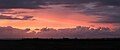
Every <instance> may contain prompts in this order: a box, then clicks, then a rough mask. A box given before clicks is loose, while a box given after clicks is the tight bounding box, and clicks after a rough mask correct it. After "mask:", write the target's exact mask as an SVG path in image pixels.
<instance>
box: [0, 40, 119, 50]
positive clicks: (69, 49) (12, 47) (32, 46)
mask: <svg viewBox="0 0 120 50" xmlns="http://www.w3.org/2000/svg"><path fill="white" fill-rule="evenodd" d="M119 40H120V38H102V39H77V38H75V39H69V38H62V39H53V38H48V39H44V38H41V39H39V38H33V39H30V38H25V39H17V40H15V39H13V40H11V39H10V40H5V39H2V40H0V50H5V49H9V50H23V49H25V50H81V49H89V50H90V49H92V50H93V49H96V50H98V49H112V50H116V49H117V50H119V46H120V45H119V44H120V41H119Z"/></svg>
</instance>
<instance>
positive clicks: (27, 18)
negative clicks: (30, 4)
mask: <svg viewBox="0 0 120 50" xmlns="http://www.w3.org/2000/svg"><path fill="white" fill-rule="evenodd" d="M32 18H33V16H23V17H22V18H18V17H12V16H5V15H0V19H7V20H30V19H32Z"/></svg>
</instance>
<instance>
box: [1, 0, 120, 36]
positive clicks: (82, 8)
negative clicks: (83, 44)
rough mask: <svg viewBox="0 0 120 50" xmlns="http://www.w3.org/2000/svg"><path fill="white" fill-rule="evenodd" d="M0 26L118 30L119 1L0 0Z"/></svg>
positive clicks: (119, 20)
mask: <svg viewBox="0 0 120 50" xmlns="http://www.w3.org/2000/svg"><path fill="white" fill-rule="evenodd" d="M0 26H1V28H2V27H3V28H4V27H5V28H6V27H7V26H11V27H13V28H17V29H26V28H30V29H32V30H34V29H36V28H38V29H41V28H45V27H50V28H55V29H61V28H62V29H64V28H74V27H76V26H85V27H94V28H99V27H106V28H107V27H108V28H110V29H116V28H119V27H120V0H0ZM1 28H0V29H1ZM15 30H16V29H15ZM78 32H79V31H78ZM86 32H87V31H86ZM109 32H110V31H109ZM109 32H108V33H109ZM110 33H111V32H110ZM118 33H119V32H117V34H118ZM53 34H54V33H53ZM45 35H46V34H45ZM47 35H48V34H47ZM54 35H55V34H54ZM27 36H28V35H27ZM42 36H44V35H42ZM61 36H62V35H61ZM8 37H9V36H8ZM70 37H71V36H70ZM72 37H73V36H72ZM100 37H102V36H100ZM118 37H119V36H118Z"/></svg>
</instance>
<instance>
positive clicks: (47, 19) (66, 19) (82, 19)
mask: <svg viewBox="0 0 120 50" xmlns="http://www.w3.org/2000/svg"><path fill="white" fill-rule="evenodd" d="M49 7H52V8H51V9H36V10H34V9H12V10H14V12H27V13H22V14H12V16H17V17H18V16H20V15H29V16H34V18H35V19H36V20H0V26H13V27H16V28H22V29H23V28H31V29H35V28H43V27H52V28H70V27H75V26H78V25H82V26H91V25H94V26H95V27H99V26H102V27H110V28H113V26H114V25H112V24H100V23H90V21H96V20H98V18H96V17H98V16H88V15H85V14H82V13H75V12H74V11H71V10H69V9H65V8H63V7H61V5H60V6H58V5H57V6H56V5H53V6H49ZM4 15H11V14H4Z"/></svg>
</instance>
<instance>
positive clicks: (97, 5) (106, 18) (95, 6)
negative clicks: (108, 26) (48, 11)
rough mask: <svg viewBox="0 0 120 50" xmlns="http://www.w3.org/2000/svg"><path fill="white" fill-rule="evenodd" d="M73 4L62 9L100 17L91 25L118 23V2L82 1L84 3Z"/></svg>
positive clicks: (118, 0)
mask: <svg viewBox="0 0 120 50" xmlns="http://www.w3.org/2000/svg"><path fill="white" fill-rule="evenodd" d="M75 1H76V4H75V3H74V2H75ZM80 1H83V0H80ZM68 2H70V1H68ZM74 2H73V3H72V2H71V3H70V4H69V5H66V6H64V7H66V8H70V9H72V10H76V11H77V12H79V13H83V14H86V15H97V16H100V17H98V18H99V20H98V21H92V22H93V23H116V24H119V23H120V20H119V19H120V0H84V2H77V0H74Z"/></svg>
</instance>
